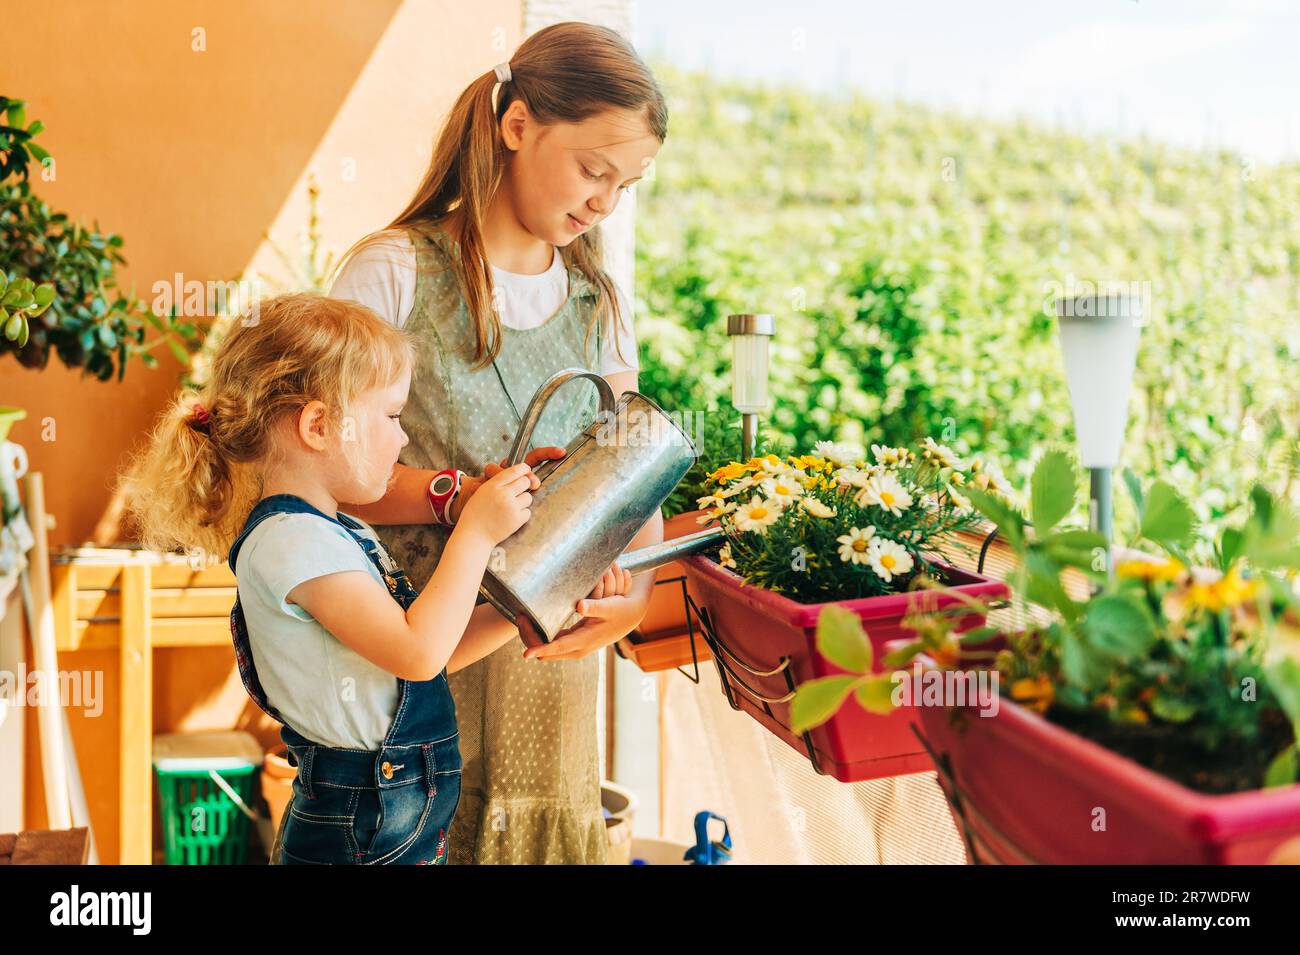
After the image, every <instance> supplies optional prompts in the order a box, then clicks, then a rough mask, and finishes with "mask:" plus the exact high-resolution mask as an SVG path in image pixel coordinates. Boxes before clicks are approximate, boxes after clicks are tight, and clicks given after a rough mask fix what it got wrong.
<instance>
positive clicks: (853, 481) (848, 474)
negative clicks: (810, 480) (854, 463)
mask: <svg viewBox="0 0 1300 955" xmlns="http://www.w3.org/2000/svg"><path fill="white" fill-rule="evenodd" d="M834 477H835V480H837V481H839V482H840V483H841V484H847V485H848V486H849V487H866V486H867V485H868V484H870V483H871V472H870V471H864V470H862V469H861V468H852V467H850V468H839V469H838V470H836V472H835V475H834Z"/></svg>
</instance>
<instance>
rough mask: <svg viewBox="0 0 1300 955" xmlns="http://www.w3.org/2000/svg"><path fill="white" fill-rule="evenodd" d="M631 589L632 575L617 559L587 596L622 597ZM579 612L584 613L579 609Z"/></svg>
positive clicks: (593, 598)
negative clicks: (619, 564)
mask: <svg viewBox="0 0 1300 955" xmlns="http://www.w3.org/2000/svg"><path fill="white" fill-rule="evenodd" d="M631 589H632V575H631V574H630V573H628V572H627V571H626V570H623V569H622V568H621V567H619V566H618V562H617V561H615V562H614V563H613V564H611V565H610V568H609V570H607V571H605V574H604V576H602V577H601V578H600V580H598V581H597V582H596V586H595V588H594V589H593V590H592V591H591V593H589V594H588V595H587V596H588V597H590V598H591V599H592V600H600V599H602V598H604V597H621V596H623V595H624V594H625V593H627V592H628V591H629V590H631ZM580 603H581V601H580ZM578 612H579V613H582V610H581V609H579V611H578Z"/></svg>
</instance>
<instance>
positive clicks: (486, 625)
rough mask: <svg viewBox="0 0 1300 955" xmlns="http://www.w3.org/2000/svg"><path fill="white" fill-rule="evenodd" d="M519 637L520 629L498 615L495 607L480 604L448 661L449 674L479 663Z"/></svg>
mask: <svg viewBox="0 0 1300 955" xmlns="http://www.w3.org/2000/svg"><path fill="white" fill-rule="evenodd" d="M518 635H519V628H518V627H516V626H515V625H514V624H513V623H511V622H510V621H509V620H507V619H506V618H505V617H503V616H501V614H499V613H497V611H496V608H495V607H493V606H492V605H491V604H487V603H485V604H479V605H478V606H477V607H475V608H474V613H473V614H472V615H471V616H470V620H469V627H468V628H467V629H466V630H465V636H464V638H463V639H462V640H461V641H460V643H458V644H457V645H456V649H455V651H454V652H453V653H452V655H451V659H450V660H448V661H447V672H448V673H455V672H456V671H457V670H463V669H465V667H467V666H469V665H470V664H471V663H477V662H478V661H479V660H482V659H483V658H484V657H485V656H487V655H488V654H489V653H491V652H492V651H493V650H496V649H497V648H498V647H500V646H501V645H502V644H505V643H509V642H510V641H511V640H513V639H514V638H515V637H516V636H518Z"/></svg>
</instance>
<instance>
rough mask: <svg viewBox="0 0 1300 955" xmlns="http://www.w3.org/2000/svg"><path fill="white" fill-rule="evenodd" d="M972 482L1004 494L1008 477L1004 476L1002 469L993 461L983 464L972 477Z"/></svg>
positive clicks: (990, 490) (985, 489) (985, 488)
mask: <svg viewBox="0 0 1300 955" xmlns="http://www.w3.org/2000/svg"><path fill="white" fill-rule="evenodd" d="M971 483H972V484H974V485H975V486H976V487H977V488H979V489H980V490H983V491H989V492H991V493H994V494H1002V493H1004V492H1005V491H1006V490H1007V487H1008V485H1007V479H1006V478H1005V477H1003V476H1002V469H1001V468H999V467H998V466H997V465H996V464H994V463H993V462H991V461H990V462H989V463H987V464H985V465H983V466H982V467H981V468H980V469H979V470H977V471H976V472H975V473H974V475H973V476H972V477H971Z"/></svg>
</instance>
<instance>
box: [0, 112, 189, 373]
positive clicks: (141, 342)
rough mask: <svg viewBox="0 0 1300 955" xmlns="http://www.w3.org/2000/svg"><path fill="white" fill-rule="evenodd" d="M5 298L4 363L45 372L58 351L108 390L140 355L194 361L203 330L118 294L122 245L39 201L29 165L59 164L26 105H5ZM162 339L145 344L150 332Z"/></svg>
mask: <svg viewBox="0 0 1300 955" xmlns="http://www.w3.org/2000/svg"><path fill="white" fill-rule="evenodd" d="M0 111H4V112H5V113H6V114H7V118H6V121H5V123H4V124H0V288H5V291H4V293H3V296H4V297H3V299H0V310H3V316H2V321H3V331H4V335H3V336H2V337H0V354H2V353H4V352H12V353H14V355H15V357H16V358H17V359H18V361H19V362H21V363H22V364H23V365H25V366H27V367H29V368H44V367H45V366H46V364H47V363H48V362H49V356H50V352H51V351H54V352H57V354H58V356H59V358H60V359H61V360H62V361H63V363H64V364H65V365H67V366H68V367H70V368H84V369H85V372H86V373H87V374H92V375H94V376H95V377H96V378H98V379H100V380H101V381H107V380H108V379H110V378H112V377H113V376H114V374H115V373H116V375H117V377H118V379H119V380H120V379H121V378H122V376H123V375H124V374H125V373H126V363H127V360H128V359H129V358H131V357H132V356H139V357H140V359H141V361H142V362H143V363H144V364H145V365H147V366H149V367H153V366H155V365H156V364H157V360H156V359H155V358H154V357H153V356H152V355H151V354H149V350H150V349H152V348H154V347H156V346H157V345H158V344H159V343H165V344H167V345H168V347H170V348H172V350H173V351H174V352H178V353H179V354H178V357H180V358H181V360H182V361H183V360H185V359H186V358H187V356H188V353H187V351H186V349H185V347H183V346H182V344H181V343H182V342H190V341H193V340H194V339H195V338H196V337H197V335H198V331H197V329H194V328H193V327H192V326H188V325H186V324H185V323H181V322H177V321H176V319H175V317H174V316H172V317H166V318H160V317H158V316H156V315H154V314H153V313H152V312H150V310H149V308H148V306H147V305H146V304H145V303H144V302H142V301H140V300H138V299H136V298H135V297H134V296H130V295H123V294H122V293H121V292H120V291H119V290H118V288H117V283H116V279H115V273H116V269H117V266H119V265H122V264H125V260H124V259H123V258H122V254H121V251H120V250H121V247H122V238H121V236H117V235H112V234H104V233H101V232H100V231H99V228H98V225H96V227H95V228H94V229H87V228H85V227H84V226H82V225H81V224H80V223H77V222H71V221H69V219H68V216H67V215H66V214H64V213H61V212H59V213H56V212H53V211H51V209H50V207H49V206H48V205H46V203H45V202H43V201H42V200H41V199H39V198H38V197H37V196H35V195H34V194H33V193H32V191H31V187H30V183H29V178H28V162H29V160H30V159H36V160H37V161H38V162H40V163H41V164H42V169H44V168H47V164H48V163H50V162H52V160H51V158H50V155H49V153H47V152H46V151H45V150H44V149H42V148H41V147H40V146H39V145H38V144H37V143H36V142H35V141H34V140H33V137H34V136H35V135H36V134H37V133H39V132H40V131H41V124H40V123H39V122H32V123H30V124H27V125H26V126H25V127H24V123H25V121H26V117H25V115H24V111H23V104H22V101H21V100H13V99H9V98H7V97H0ZM149 327H153V328H154V329H156V330H157V331H158V332H159V335H158V336H156V337H155V338H154V339H153V341H151V342H150V343H149V344H148V345H146V344H145V333H146V329H147V328H149Z"/></svg>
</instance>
